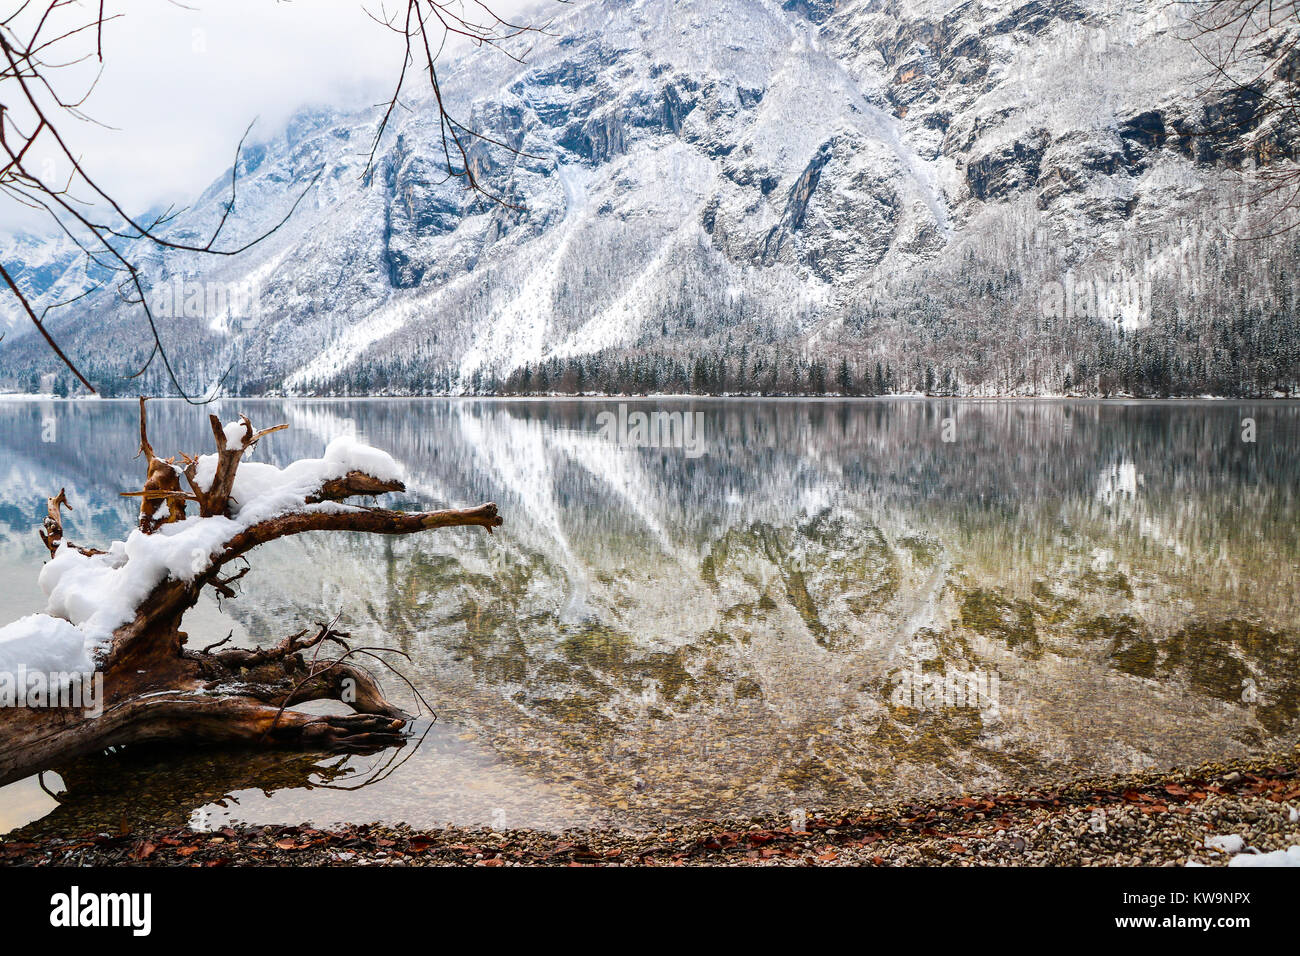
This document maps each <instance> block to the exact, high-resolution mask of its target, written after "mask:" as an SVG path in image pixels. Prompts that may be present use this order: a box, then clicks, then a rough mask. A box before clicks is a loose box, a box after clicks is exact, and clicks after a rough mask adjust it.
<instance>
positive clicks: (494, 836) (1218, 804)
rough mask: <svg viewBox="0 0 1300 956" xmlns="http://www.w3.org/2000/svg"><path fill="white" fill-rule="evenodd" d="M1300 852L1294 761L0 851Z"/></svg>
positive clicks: (832, 862) (491, 855)
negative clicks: (657, 811)
mask: <svg viewBox="0 0 1300 956" xmlns="http://www.w3.org/2000/svg"><path fill="white" fill-rule="evenodd" d="M1233 834H1235V835H1239V836H1240V837H1242V839H1243V841H1244V846H1245V847H1246V848H1247V850H1246V851H1245V852H1247V853H1251V852H1252V851H1258V852H1261V853H1263V852H1268V851H1272V850H1283V849H1286V848H1287V847H1290V846H1300V748H1298V749H1297V750H1296V751H1292V752H1290V753H1287V754H1280V755H1274V756H1272V757H1265V758H1255V759H1252V760H1243V761H1237V762H1233V763H1227V764H1205V765H1202V766H1199V767H1195V768H1191V769H1187V770H1182V771H1169V772H1165V773H1143V774H1133V775H1125V776H1116V777H1105V778H1090V779H1085V780H1077V781H1073V782H1071V783H1068V784H1064V785H1062V786H1060V787H1058V788H1051V789H1037V790H1026V791H1019V792H997V793H990V794H968V795H963V796H959V797H954V798H951V799H946V800H938V801H932V802H925V803H896V804H891V805H889V806H879V807H875V806H864V807H854V808H822V809H820V810H813V809H810V810H808V811H807V813H806V815H805V816H804V817H803V818H802V820H800V819H798V818H795V819H792V818H788V817H777V816H771V815H768V816H757V817H752V818H747V819H741V820H696V821H691V822H685V823H681V824H677V825H674V826H671V827H668V828H664V829H658V830H654V831H650V832H645V833H633V832H626V831H619V830H594V831H593V830H582V831H567V832H564V833H559V834H556V833H547V832H543V831H537V830H492V829H486V828H462V827H449V828H446V829H440V830H427V831H420V830H414V829H411V828H408V827H405V826H383V825H377V824H374V825H360V826H346V827H332V828H316V827H311V826H289V827H284V826H281V827H226V828H223V829H221V830H217V831H212V832H196V831H193V830H188V829H178V830H166V831H158V832H150V833H138V832H130V833H118V834H109V833H90V834H85V835H83V836H79V837H74V838H68V837H60V838H48V839H43V840H39V841H32V842H25V841H23V840H21V839H4V838H0V864H2V865H10V866H13V865H19V866H68V865H73V866H87V865H90V866H112V865H128V866H129V865H136V866H236V865H254V866H528V865H545V866H699V865H708V866H792V865H797V866H1185V865H1188V864H1189V863H1191V864H1200V865H1205V866H1222V865H1226V864H1227V863H1228V862H1229V859H1230V858H1231V854H1230V853H1228V852H1225V851H1223V850H1216V849H1212V848H1210V847H1208V846H1207V845H1206V840H1207V838H1210V837H1216V836H1227V835H1233Z"/></svg>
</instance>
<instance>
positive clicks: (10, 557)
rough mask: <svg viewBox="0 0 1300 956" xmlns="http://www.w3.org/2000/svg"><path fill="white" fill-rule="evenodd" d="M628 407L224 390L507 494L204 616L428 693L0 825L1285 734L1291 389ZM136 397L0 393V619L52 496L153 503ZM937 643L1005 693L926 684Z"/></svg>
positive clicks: (512, 794) (481, 802)
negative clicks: (371, 668)
mask: <svg viewBox="0 0 1300 956" xmlns="http://www.w3.org/2000/svg"><path fill="white" fill-rule="evenodd" d="M619 404H620V403H619V402H618V401H616V400H592V401H581V402H579V401H564V402H506V401H473V400H463V401H455V400H427V401H407V400H395V401H379V400H374V401H346V400H341V401H304V402H283V401H257V402H239V403H232V402H228V403H226V404H225V407H224V408H222V409H221V413H222V414H223V416H224V417H226V418H229V417H233V415H234V414H235V413H236V411H238V410H243V411H247V412H248V413H249V414H250V416H251V417H252V418H253V421H254V423H255V424H257V425H258V426H265V425H270V424H273V423H276V422H280V421H286V422H289V423H290V425H291V426H292V427H291V428H290V430H289V431H288V432H281V433H277V434H275V435H273V436H271V437H270V438H268V439H267V440H265V441H264V442H263V443H262V446H261V447H260V448H259V449H258V451H257V454H256V457H257V458H258V459H260V460H270V461H273V462H275V463H277V464H284V463H286V462H288V461H290V460H292V459H294V458H298V457H303V456H309V455H310V456H315V455H319V454H320V452H321V450H322V449H323V447H324V444H325V442H326V441H327V439H328V438H329V437H332V436H333V435H335V434H338V433H339V432H341V431H343V430H355V431H356V432H358V433H359V434H360V435H361V436H362V437H363V438H364V439H366V440H368V441H370V442H371V443H373V444H375V445H378V446H380V447H383V448H386V449H388V450H389V451H391V452H393V454H394V455H395V456H396V457H398V458H399V459H400V460H402V461H404V462H405V463H406V464H407V466H408V468H409V470H410V472H411V481H410V482H409V485H410V487H409V491H408V493H407V494H406V495H404V496H400V498H398V499H397V500H395V501H393V502H391V503H392V504H394V505H395V506H402V507H442V506H457V505H468V504H477V503H479V502H482V501H487V500H494V501H496V502H498V504H499V505H500V507H501V513H502V515H503V516H504V517H505V521H506V523H505V526H504V527H503V528H501V529H500V531H499V532H498V534H497V535H495V536H492V537H488V536H486V535H484V534H483V533H482V532H481V531H478V532H474V531H470V530H467V529H460V530H452V531H441V532H434V533H431V534H427V535H424V536H416V537H407V538H401V539H392V538H378V537H366V536H360V535H312V536H304V537H302V538H298V539H294V540H290V541H284V542H278V543H276V544H274V545H271V546H268V547H266V548H264V549H262V550H261V551H259V552H255V553H254V555H253V556H252V564H253V571H252V572H251V573H250V574H249V576H248V577H246V578H245V579H244V582H243V584H244V588H243V593H242V594H241V596H240V597H239V598H238V599H237V600H235V601H226V602H223V603H222V605H221V606H220V607H218V606H217V604H216V603H215V602H206V603H205V604H204V605H203V606H201V607H200V608H197V609H196V610H195V611H194V612H192V614H191V616H190V617H189V618H187V631H188V632H189V633H190V635H191V640H192V642H193V643H195V644H205V643H210V642H212V641H215V640H218V639H220V638H221V637H223V636H225V634H226V633H227V632H228V631H229V632H233V633H234V635H235V638H236V639H237V640H239V641H241V642H242V643H245V644H257V643H266V642H271V641H275V640H279V639H281V638H283V637H284V636H285V635H286V634H287V633H290V632H292V631H296V630H298V629H299V628H301V627H303V626H307V625H309V624H310V623H311V622H313V621H317V620H323V619H325V618H326V617H328V616H331V615H333V614H335V613H340V612H341V614H342V626H343V627H344V628H345V629H347V630H350V631H351V632H352V633H353V635H354V636H356V637H357V638H359V639H364V641H365V642H366V643H383V644H385V645H387V646H390V647H395V648H400V649H401V650H403V651H405V652H407V653H408V654H410V655H411V658H412V662H411V664H409V665H407V666H406V668H405V669H406V672H407V674H408V676H410V677H411V678H412V679H413V680H414V681H415V682H416V683H417V685H418V686H419V687H420V688H421V689H422V691H423V693H424V695H425V696H426V697H427V698H428V699H429V700H430V701H432V702H433V704H434V706H435V707H436V708H437V710H438V720H437V721H436V722H430V721H428V720H424V721H421V722H420V723H418V724H417V726H416V728H415V729H416V736H415V737H414V738H413V739H412V741H411V742H410V743H409V744H408V745H407V746H406V747H403V748H400V749H397V750H394V751H390V752H388V753H386V754H380V755H376V756H369V757H355V758H331V759H321V758H319V757H316V756H299V755H284V754H275V755H267V754H247V753H239V752H231V751H217V750H202V749H200V750H182V751H177V750H169V751H164V752H157V751H145V752H139V753H131V754H117V755H109V756H106V757H98V758H93V759H89V760H83V761H78V762H75V763H73V764H70V765H68V766H64V767H57V768H51V773H49V774H46V775H45V778H44V783H45V785H46V788H47V789H48V790H49V791H50V793H48V794H47V793H46V792H45V791H44V790H43V789H42V788H41V786H40V785H39V784H40V781H37V780H36V779H35V778H33V779H31V780H28V781H23V782H21V783H18V784H15V785H13V786H11V787H8V788H4V789H3V790H0V829H7V828H10V827H15V826H22V825H25V824H28V823H29V822H31V821H33V820H35V821H37V822H36V823H35V824H34V826H36V827H38V828H47V829H59V828H65V829H77V828H80V827H85V826H95V827H99V828H111V829H115V828H117V827H118V826H120V825H121V824H122V823H123V822H125V823H127V824H128V825H135V824H159V825H166V824H172V825H178V824H181V823H184V822H186V821H190V822H193V823H195V824H196V825H219V824H221V823H223V822H226V821H231V820H238V821H245V822H254V823H262V822H282V823H298V822H302V821H304V820H310V821H312V822H315V823H321V824H324V823H332V822H342V821H366V820H386V821H398V820H402V821H407V822H411V823H414V824H418V825H425V826H429V825H438V824H442V823H447V822H455V823H466V824H472V823H483V824H493V825H496V826H526V825H532V826H541V827H547V828H552V829H554V828H562V827H565V826H575V825H592V824H604V823H620V824H624V825H628V826H638V825H649V824H652V823H654V822H655V821H658V820H664V819H672V818H675V817H680V816H683V815H687V814H689V815H705V816H720V815H723V814H733V813H746V812H751V811H756V810H760V809H774V810H788V809H791V808H794V807H800V806H814V805H825V804H847V803H860V802H864V801H869V800H886V799H892V798H898V797H905V796H913V795H917V794H926V793H939V792H953V791H959V790H965V789H985V788H991V787H998V786H1004V785H1019V784H1026V783H1031V782H1036V781H1046V780H1050V779H1054V778H1056V777H1059V776H1062V775H1069V776H1073V775H1078V774H1087V773H1092V772H1110V771H1121V770H1130V769H1137V768H1142V767H1149V766H1168V765H1171V764H1186V763H1191V762H1196V761H1200V760H1204V759H1216V758H1222V757H1227V756H1230V755H1234V754H1241V753H1244V752H1248V751H1252V750H1260V749H1270V748H1272V747H1275V746H1278V745H1281V744H1289V743H1291V742H1294V741H1295V740H1296V739H1297V709H1298V708H1300V640H1298V639H1297V624H1298V623H1300V584H1298V581H1297V573H1296V567H1297V557H1298V555H1297V551H1298V550H1300V545H1298V544H1297V535H1296V527H1297V525H1296V519H1297V517H1298V514H1297V511H1298V508H1300V505H1298V503H1297V494H1296V490H1297V487H1298V486H1297V479H1298V478H1300V465H1297V462H1296V451H1297V449H1300V406H1297V405H1295V404H1291V403H1236V402H1233V403H1227V402H1204V403H1137V402H1134V403H1098V402H1060V401H1017V402H955V401H949V400H908V399H900V400H887V401H874V400H873V401H863V402H819V401H811V402H805V401H680V402H669V401H651V402H633V403H628V408H629V410H630V411H636V410H644V411H659V410H663V411H682V412H691V413H694V412H699V413H702V415H703V418H702V423H703V424H702V428H703V431H702V433H701V437H702V438H703V442H704V444H703V446H702V450H703V453H702V454H699V455H698V456H694V454H693V453H694V452H697V451H700V450H701V449H700V448H695V449H690V450H688V449H685V448H680V447H678V448H648V447H638V446H637V444H636V437H637V436H636V435H635V433H633V434H631V435H628V434H620V433H618V430H614V432H615V433H613V434H611V429H608V428H607V429H604V430H602V427H601V425H602V422H603V420H602V419H600V418H599V417H598V416H600V415H601V413H602V412H606V411H613V412H615V413H617V410H618V406H619ZM151 408H153V409H154V410H153V414H152V416H151V420H152V425H151V437H152V438H153V442H154V445H155V447H157V448H159V449H160V450H161V449H173V448H174V449H177V450H187V451H191V452H195V451H207V450H208V444H209V443H210V441H211V439H210V435H209V433H208V428H207V424H206V412H207V410H206V409H204V410H199V409H193V408H189V407H186V406H184V405H182V404H179V403H161V402H160V403H157V405H156V406H151ZM1244 418H1252V419H1253V420H1254V421H1255V429H1256V439H1257V440H1256V441H1255V442H1254V443H1247V442H1243V441H1242V440H1241V438H1242V420H1243V419H1244ZM946 421H947V422H949V423H950V425H951V427H950V428H949V429H948V434H949V437H952V438H953V439H954V440H953V441H951V442H947V441H944V440H943V439H944V436H945V422H946ZM136 427H137V425H136V410H135V407H134V406H133V405H132V404H130V403H46V404H39V403H28V402H0V616H2V617H3V619H4V620H5V621H8V620H12V619H13V618H15V617H17V616H19V615H20V614H24V613H29V612H30V611H33V610H38V609H40V608H41V607H42V606H43V604H44V599H43V596H42V595H41V594H40V591H39V588H38V587H37V585H36V575H37V573H38V571H39V567H40V563H41V560H42V558H43V555H44V552H43V549H42V547H41V545H40V542H39V540H38V539H37V537H36V533H35V529H36V527H37V526H38V523H39V517H40V515H42V514H43V513H44V499H45V496H46V495H48V494H50V493H54V492H57V491H58V489H59V488H60V487H66V488H67V491H68V497H69V499H70V500H71V501H72V503H73V505H74V508H75V511H74V512H73V514H72V515H71V518H70V521H69V532H68V533H69V537H70V538H72V539H73V540H76V541H78V542H82V543H98V544H102V543H104V542H107V541H109V540H111V539H112V538H114V537H120V536H121V535H122V534H123V532H124V531H125V530H126V529H127V528H128V527H129V526H130V523H131V520H132V518H131V514H132V510H133V505H132V504H131V503H130V501H129V499H122V498H120V497H118V492H119V491H121V490H125V489H129V488H134V487H139V484H140V481H141V475H140V473H139V472H140V466H139V462H138V461H134V460H133V454H134V451H135V446H136V437H135V432H136ZM46 438H53V440H52V441H45V440H43V439H46ZM627 439H631V441H628V440H627ZM688 451H689V452H690V453H688ZM945 673H946V674H947V675H949V676H954V675H956V676H966V675H971V676H974V677H976V678H979V679H983V680H984V684H982V685H979V686H982V687H983V688H984V691H983V692H982V693H980V694H979V695H977V696H973V697H972V695H967V696H966V697H964V698H963V697H956V698H954V697H953V695H952V693H951V691H950V692H949V693H948V695H947V696H946V697H945V696H944V695H943V694H935V693H933V691H934V690H935V687H936V685H934V684H933V683H932V682H928V681H929V678H928V675H934V674H945ZM994 678H996V681H997V683H996V689H995V690H994V689H993V687H994V685H993V684H992V680H993V679H994ZM909 680H911V681H912V684H911V685H909V684H908V683H907V681H909ZM388 686H389V689H390V691H391V693H392V695H393V697H394V698H395V699H398V700H403V701H405V702H407V703H408V705H409V706H412V707H413V706H414V704H413V702H410V701H409V700H407V698H406V696H405V691H404V689H403V687H402V685H401V684H400V682H398V681H396V680H390V681H389V682H388ZM909 686H911V687H915V688H917V693H915V694H909V693H905V691H907V689H908V687H909ZM926 687H928V688H930V690H931V692H932V693H931V694H930V696H929V697H927V696H926V695H925V693H923V691H922V689H923V688H926ZM900 694H901V696H900ZM0 746H3V740H2V739H0Z"/></svg>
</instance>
